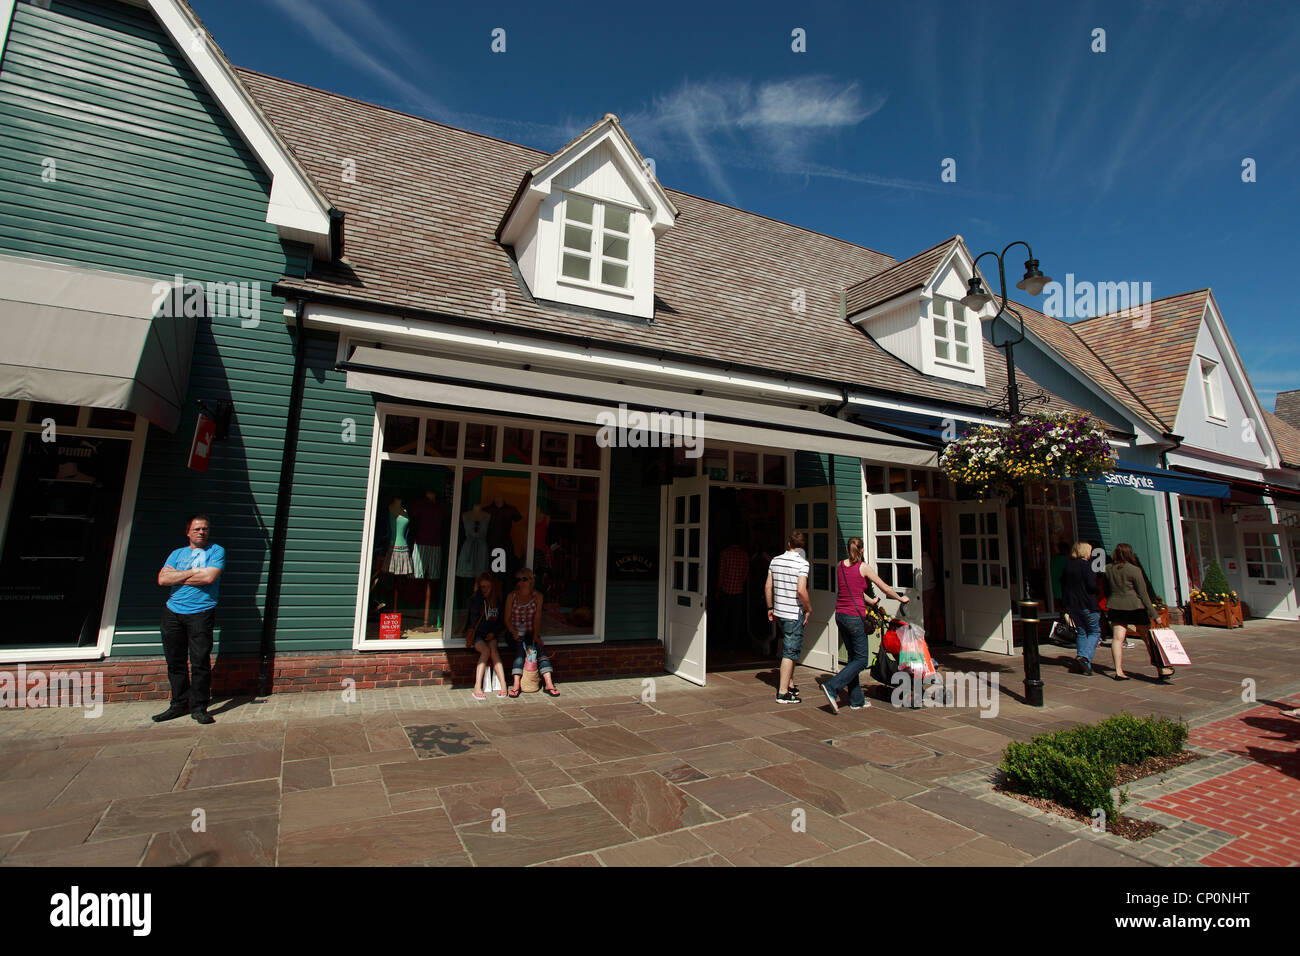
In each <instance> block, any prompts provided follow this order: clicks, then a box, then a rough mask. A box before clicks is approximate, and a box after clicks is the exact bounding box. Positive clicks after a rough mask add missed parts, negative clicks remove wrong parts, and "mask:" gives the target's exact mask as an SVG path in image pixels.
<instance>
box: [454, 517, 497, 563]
mask: <svg viewBox="0 0 1300 956" xmlns="http://www.w3.org/2000/svg"><path fill="white" fill-rule="evenodd" d="M490 520H491V519H490V518H489V517H488V514H487V512H486V511H485V510H484V509H483V506H482V505H481V504H475V505H474V507H472V508H470V509H469V511H466V512H465V513H464V514H463V515H461V516H460V522H461V525H462V526H463V527H464V529H465V543H464V545H463V546H462V547H461V550H460V556H459V557H458V558H457V559H456V577H458V578H473V577H478V575H479V574H481V573H482V572H484V571H486V570H487V569H488V566H489V564H490V561H491V559H490V557H489V555H488V546H487V534H488V525H489V523H490Z"/></svg>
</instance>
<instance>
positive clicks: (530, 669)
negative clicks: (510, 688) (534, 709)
mask: <svg viewBox="0 0 1300 956" xmlns="http://www.w3.org/2000/svg"><path fill="white" fill-rule="evenodd" d="M519 689H520V690H521V691H523V692H524V693H525V694H535V693H536V692H537V691H539V690H541V689H542V678H541V675H540V674H539V673H538V672H537V648H536V647H529V648H528V650H527V652H526V654H525V658H524V674H523V677H521V678H520V681H519Z"/></svg>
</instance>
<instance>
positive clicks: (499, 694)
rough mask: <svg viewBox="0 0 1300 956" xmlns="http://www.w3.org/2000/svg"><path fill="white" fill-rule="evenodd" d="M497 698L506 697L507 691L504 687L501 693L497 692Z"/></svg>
mask: <svg viewBox="0 0 1300 956" xmlns="http://www.w3.org/2000/svg"><path fill="white" fill-rule="evenodd" d="M497 696H498V697H504V696H506V689H505V688H504V687H502V688H501V689H500V690H499V691H497Z"/></svg>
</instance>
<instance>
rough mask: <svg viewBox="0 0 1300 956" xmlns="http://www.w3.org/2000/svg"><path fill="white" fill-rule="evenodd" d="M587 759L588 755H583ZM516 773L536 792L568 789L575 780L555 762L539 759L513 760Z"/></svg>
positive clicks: (544, 758)
mask: <svg viewBox="0 0 1300 956" xmlns="http://www.w3.org/2000/svg"><path fill="white" fill-rule="evenodd" d="M583 756H584V757H585V756H586V754H583ZM511 763H512V764H513V765H514V768H515V770H516V772H518V773H519V774H521V775H522V776H523V777H524V778H525V779H526V780H527V781H528V783H529V784H530V785H531V786H532V788H533V789H534V790H549V789H551V788H553V787H567V786H568V785H569V784H571V783H573V778H572V777H570V776H569V774H568V773H567V772H565V771H564V770H562V769H561V768H560V767H559V766H558V765H557V764H556V763H555V761H554V760H551V759H549V758H547V757H537V758H535V759H532V760H512V761H511Z"/></svg>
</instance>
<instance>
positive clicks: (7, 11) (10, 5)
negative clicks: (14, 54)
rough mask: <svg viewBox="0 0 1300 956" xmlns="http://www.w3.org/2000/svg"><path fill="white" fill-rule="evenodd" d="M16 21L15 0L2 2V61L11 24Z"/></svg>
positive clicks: (0, 43) (0, 44)
mask: <svg viewBox="0 0 1300 956" xmlns="http://www.w3.org/2000/svg"><path fill="white" fill-rule="evenodd" d="M13 19H14V0H0V59H3V57H4V54H5V41H6V40H8V39H9V24H10V23H12V22H13Z"/></svg>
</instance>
